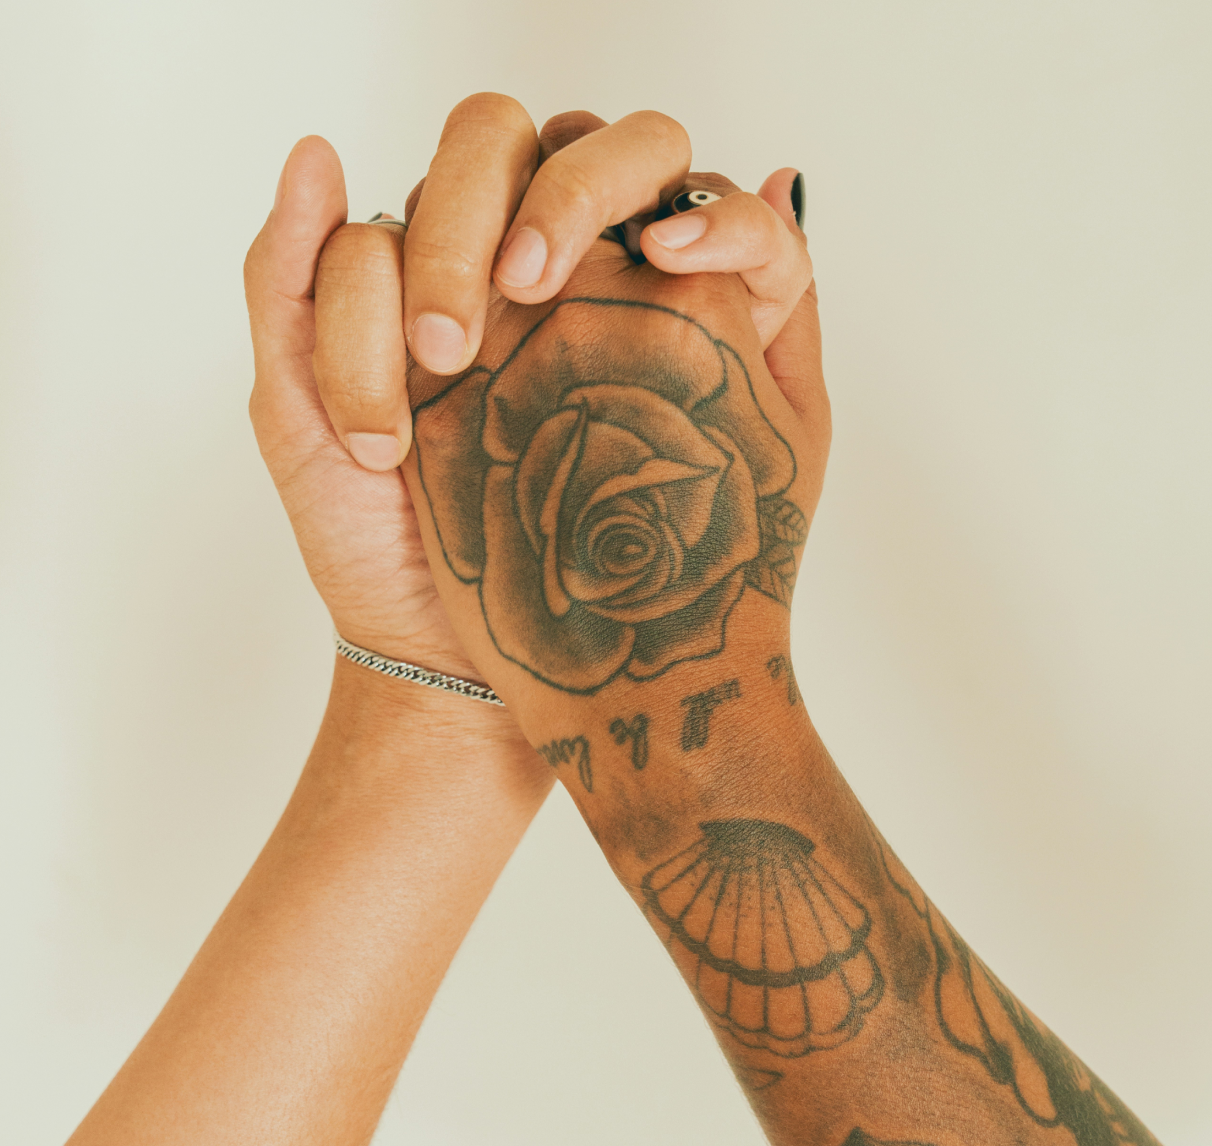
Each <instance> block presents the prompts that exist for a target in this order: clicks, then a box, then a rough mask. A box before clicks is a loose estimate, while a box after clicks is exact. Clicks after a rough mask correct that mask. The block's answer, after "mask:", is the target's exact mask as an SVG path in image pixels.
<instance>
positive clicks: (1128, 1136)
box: [871, 825, 1157, 1146]
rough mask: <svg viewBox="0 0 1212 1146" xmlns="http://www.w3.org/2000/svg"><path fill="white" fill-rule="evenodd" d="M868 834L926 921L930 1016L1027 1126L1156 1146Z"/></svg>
mask: <svg viewBox="0 0 1212 1146" xmlns="http://www.w3.org/2000/svg"><path fill="white" fill-rule="evenodd" d="M871 834H872V837H873V839H874V840H875V843H876V847H877V849H878V850H879V853H880V857H881V859H882V862H883V866H884V873H885V875H886V876H887V878H888V881H889V883H891V884H892V886H893V887H894V888H895V889H896V891H897V892H899V893H900V894H901V895H902V896H904V897H905V899H907V900H908V901H909V902H910V903H911V904H912V906H913V910H914V911H915V912H916V913H917V915H918V916H919V917H920V918H921V919H922V920H923V921H924V922H925V925H926V929H927V931H928V933H929V936H930V940H931V945H932V947H933V951H934V1009H935V1015H936V1017H937V1019H938V1024H939V1027H940V1029H941V1030H942V1033H943V1037H944V1038H946V1040H947V1042H948V1043H949V1044H950V1045H951V1046H952V1047H953V1048H954V1049H955V1050H957V1051H959V1052H960V1053H961V1054H963V1055H966V1056H967V1057H969V1058H970V1059H972V1060H974V1061H975V1062H978V1063H980V1065H981V1066H982V1067H983V1068H984V1070H985V1071H986V1073H987V1074H988V1075H989V1077H990V1078H991V1079H993V1081H994V1082H996V1083H998V1084H1000V1085H1002V1086H1006V1087H1009V1089H1010V1091H1011V1092H1012V1093H1013V1095H1014V1097H1015V1100H1016V1101H1017V1102H1018V1105H1019V1107H1020V1108H1021V1109H1022V1111H1023V1112H1024V1113H1025V1114H1026V1115H1027V1116H1028V1117H1029V1118H1030V1119H1031V1120H1032V1121H1033V1122H1035V1123H1036V1124H1038V1125H1039V1126H1044V1127H1057V1126H1063V1127H1065V1128H1066V1129H1068V1130H1069V1131H1070V1132H1071V1133H1072V1135H1073V1138H1074V1140H1075V1142H1076V1144H1077V1146H1157V1139H1156V1138H1154V1137H1153V1135H1152V1134H1150V1133H1149V1131H1148V1130H1147V1129H1146V1128H1145V1126H1144V1125H1143V1124H1142V1123H1141V1121H1140V1120H1139V1119H1138V1118H1137V1117H1136V1115H1134V1114H1133V1113H1132V1111H1130V1110H1129V1109H1128V1108H1127V1107H1126V1106H1125V1105H1124V1104H1123V1102H1121V1101H1120V1100H1119V1098H1118V1097H1117V1096H1116V1095H1115V1094H1114V1092H1112V1090H1111V1089H1110V1088H1109V1087H1108V1086H1107V1084H1106V1083H1104V1082H1103V1081H1102V1080H1101V1079H1100V1078H1098V1077H1097V1076H1096V1075H1095V1074H1093V1073H1092V1072H1091V1071H1090V1070H1089V1069H1088V1068H1087V1067H1086V1066H1085V1064H1084V1063H1082V1062H1081V1060H1080V1059H1078V1058H1077V1056H1076V1055H1074V1054H1073V1052H1072V1051H1070V1050H1069V1048H1068V1047H1067V1046H1065V1044H1064V1043H1063V1042H1061V1040H1060V1039H1059V1038H1057V1037H1056V1035H1054V1034H1053V1033H1052V1032H1051V1031H1050V1030H1049V1029H1048V1028H1047V1027H1045V1026H1044V1025H1043V1024H1042V1023H1040V1022H1039V1020H1038V1019H1036V1018H1035V1016H1034V1015H1033V1014H1032V1013H1031V1012H1030V1011H1029V1010H1027V1008H1026V1007H1024V1006H1023V1004H1022V1003H1020V1002H1019V1001H1018V999H1017V998H1015V997H1014V995H1012V994H1011V993H1010V991H1009V990H1008V989H1007V988H1006V986H1005V985H1004V984H1003V983H1002V981H1001V980H1000V979H999V978H998V977H997V976H996V975H994V973H993V972H992V971H991V970H989V968H988V967H986V966H985V964H984V963H983V962H982V961H981V960H980V959H979V958H977V956H976V955H975V954H974V953H973V952H972V950H971V948H969V946H968V945H967V944H966V943H965V942H964V941H963V939H961V938H960V937H959V935H958V934H957V933H956V931H955V929H954V928H952V926H951V924H950V923H948V922H947V920H946V919H944V918H943V916H942V915H940V914H939V912H938V911H937V909H936V908H935V906H934V904H933V903H932V902H931V901H930V900H929V899H928V898H927V897H926V896H925V895H924V894H923V893H922V890H921V888H920V887H918V885H917V882H916V881H915V880H914V879H913V877H912V876H911V875H910V874H909V872H908V871H907V870H906V869H905V868H904V867H903V866H902V864H901V862H900V860H899V859H898V858H897V856H896V853H895V852H894V851H893V850H892V849H891V848H890V847H889V846H888V845H887V843H886V842H885V841H884V839H883V837H882V836H881V835H880V834H879V832H878V831H876V830H875V827H874V825H872V826H871Z"/></svg>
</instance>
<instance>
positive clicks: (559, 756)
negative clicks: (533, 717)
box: [535, 736, 593, 792]
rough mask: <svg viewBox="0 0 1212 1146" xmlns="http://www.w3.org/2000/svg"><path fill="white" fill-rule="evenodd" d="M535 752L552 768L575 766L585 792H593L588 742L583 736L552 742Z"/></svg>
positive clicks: (541, 746)
mask: <svg viewBox="0 0 1212 1146" xmlns="http://www.w3.org/2000/svg"><path fill="white" fill-rule="evenodd" d="M535 751H537V752H538V754H539V755H540V756H542V757H543V759H544V760H546V761H547V763H548V764H550V765H551V766H552V767H553V768H557V767H559V765H561V764H576V766H577V775H578V776H580V777H581V784H582V785H583V787H584V788H585V791H586V792H592V791H593V768H592V766H591V765H590V762H589V741H588V740H587V739H586V738H585V737H584V736H574V737H573V738H572V739H571V740H552V741H551V742H550V743H548V744H543V745H540V746H539V747H538V748H537V749H536V750H535Z"/></svg>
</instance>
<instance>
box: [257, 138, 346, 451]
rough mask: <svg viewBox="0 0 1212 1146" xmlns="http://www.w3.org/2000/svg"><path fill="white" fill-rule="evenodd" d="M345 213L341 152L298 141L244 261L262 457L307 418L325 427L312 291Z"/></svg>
mask: <svg viewBox="0 0 1212 1146" xmlns="http://www.w3.org/2000/svg"><path fill="white" fill-rule="evenodd" d="M346 210H347V203H346V197H345V176H344V173H343V172H342V170H341V161H340V159H338V158H337V153H336V151H334V150H333V147H332V145H331V144H330V143H328V141H327V140H324V139H321V138H320V137H319V136H318V135H309V136H306V137H305V138H303V139H300V140H299V142H298V143H296V144H295V145H294V147H293V148H292V149H291V152H290V155H289V156H287V159H286V164H285V166H284V167H283V168H282V175H281V177H280V178H279V180H278V191H277V195H276V196H275V198H274V206H273V210H272V211H270V213H269V218H268V219H266V220H265V226H264V227H262V228H261V232H260V234H259V235H257V237H256V239H255V240H253V244H252V246H251V247H250V248H249V251H248V257H247V258H246V259H245V261H244V293H245V297H246V300H247V302H248V317H249V324H250V326H251V328H252V341H253V356H254V360H255V362H256V372H257V374H256V383H255V385H254V388H253V396H252V401H251V403H250V411H251V413H252V418H253V426H254V428H255V429H256V431H257V438H258V440H259V441H260V443H261V447H262V450H263V451H265V450H266V448H267V446H269V445H270V444H271V440H272V439H274V438H276V437H277V436H279V434H281V433H290V432H291V431H297V430H298V429H301V428H302V426H301V425H300V422H301V421H302V420H310V421H312V424H313V426H314V427H315V428H316V429H319V428H320V427H321V426H323V427H327V418H326V417H324V414H323V407H322V406H321V405H320V402H319V397H318V395H317V394H316V387H315V381H314V379H313V377H312V370H311V353H312V348H313V346H314V344H315V313H314V304H313V301H312V292H313V288H314V285H315V277H316V265H317V263H318V262H319V258H320V251H321V250H322V249H323V247H324V244H325V242H326V241H327V239H328V236H329V235H331V234H332V232H333V231H335V230H336V229H337V228H338V227H339V226H341V225H342V224H343V223H344V222H345V215H346ZM317 412H318V414H319V418H320V421H319V422H318V423H316V422H315V421H314V419H315V417H316V414H317ZM328 433H329V434H331V428H328Z"/></svg>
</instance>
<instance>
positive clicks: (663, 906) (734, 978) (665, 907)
mask: <svg viewBox="0 0 1212 1146" xmlns="http://www.w3.org/2000/svg"><path fill="white" fill-rule="evenodd" d="M699 827H700V828H701V829H702V832H703V835H702V836H701V837H700V838H699V839H698V840H697V841H696V842H695V843H693V844H692V845H691V846H690V847H688V848H686V849H685V850H684V851H681V852H679V853H678V854H677V855H675V856H674V857H673V858H672V859H669V860H666V861H665V862H664V863H662V864H660V865H658V866H657V867H655V868H653V869H652V871H650V872H649V873H648V874H647V875H646V876H645V877H644V879H643V881H642V883H641V885H640V886H641V890H642V891H643V894H644V898H645V905H646V909H647V912H648V914H649V916H650V917H651V918H652V920H653V924H654V926H655V927H656V929H657V931H658V933H659V934H661V936H662V938H663V939H664V941H665V945H666V947H667V948H668V949H669V952H670V954H671V955H672V956H673V958H674V961H675V962H676V963H677V964H678V966H679V968H680V969H681V971H682V973H683V974H684V975H685V976H686V978H687V979H688V980H689V981H690V982H691V983H692V984H693V985H694V988H695V991H696V992H697V993H698V996H699V998H700V999H701V1000H702V1002H703V1005H704V1006H705V1007H706V1008H707V1010H708V1012H709V1013H710V1014H711V1015H712V1016H713V1017H714V1019H715V1021H716V1022H717V1023H718V1024H719V1025H720V1026H722V1027H724V1029H726V1030H727V1031H728V1032H729V1034H731V1035H732V1036H733V1037H734V1038H735V1039H737V1040H738V1041H739V1042H741V1043H743V1044H744V1045H745V1046H749V1047H754V1048H759V1049H762V1050H768V1051H771V1052H772V1053H774V1054H776V1055H780V1056H782V1057H784V1058H798V1057H800V1056H801V1055H806V1054H808V1053H810V1052H811V1051H816V1050H827V1049H829V1048H830V1047H835V1046H838V1045H840V1044H841V1043H844V1042H846V1041H848V1040H849V1039H852V1038H854V1036H855V1035H857V1034H858V1033H859V1031H861V1030H862V1028H863V1022H864V1019H865V1018H866V1016H867V1014H868V1013H869V1012H870V1011H871V1010H872V1009H873V1008H874V1007H875V1006H876V1004H878V1003H879V1001H880V998H881V997H882V995H883V992H884V978H883V975H882V974H881V972H880V969H879V966H878V964H877V963H876V961H875V959H874V957H873V956H872V954H871V952H870V951H869V950H868V949H867V936H868V934H869V933H870V931H871V916H870V915H869V914H868V912H867V909H866V908H865V907H863V905H862V904H861V903H859V901H858V900H857V899H855V898H854V896H852V895H851V894H850V893H849V892H848V891H847V890H846V889H845V888H844V887H842V885H841V884H839V883H838V882H837V880H836V879H834V878H833V876H832V875H830V874H829V872H828V871H826V870H825V868H824V867H823V866H822V865H821V863H820V862H819V861H818V860H817V859H816V858H815V857H814V855H813V851H814V850H815V847H816V845H815V844H814V843H813V842H812V841H811V840H810V839H808V837H807V836H804V835H801V834H800V833H799V832H797V831H795V830H794V829H793V828H789V827H787V826H786V825H785V824H776V823H770V822H768V821H766V820H714V821H710V822H708V823H703V824H700V825H699Z"/></svg>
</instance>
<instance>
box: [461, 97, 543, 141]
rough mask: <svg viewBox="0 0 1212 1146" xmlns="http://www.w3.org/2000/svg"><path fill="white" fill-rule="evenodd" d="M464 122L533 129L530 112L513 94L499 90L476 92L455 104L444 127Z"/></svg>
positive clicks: (522, 129) (499, 128)
mask: <svg viewBox="0 0 1212 1146" xmlns="http://www.w3.org/2000/svg"><path fill="white" fill-rule="evenodd" d="M465 124H480V125H483V124H489V125H491V126H493V127H495V128H497V129H498V130H502V129H503V130H506V131H511V132H518V133H521V132H532V131H534V123H533V122H532V121H531V118H530V113H529V112H527V110H526V109H525V108H524V107H523V106H522V105H521V104H520V103H519V102H518V101H517V100H516V99H514V98H513V96H507V95H503V94H502V93H501V92H476V93H475V95H469V96H468V97H467V98H466V99H463V100H460V101H459V102H458V103H457V104H455V106H454V108H453V109H452V110H451V113H450V115H449V116H447V117H446V129H447V130H450V129H451V128H458V127H462V126H463V125H465ZM443 134H445V132H443Z"/></svg>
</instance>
